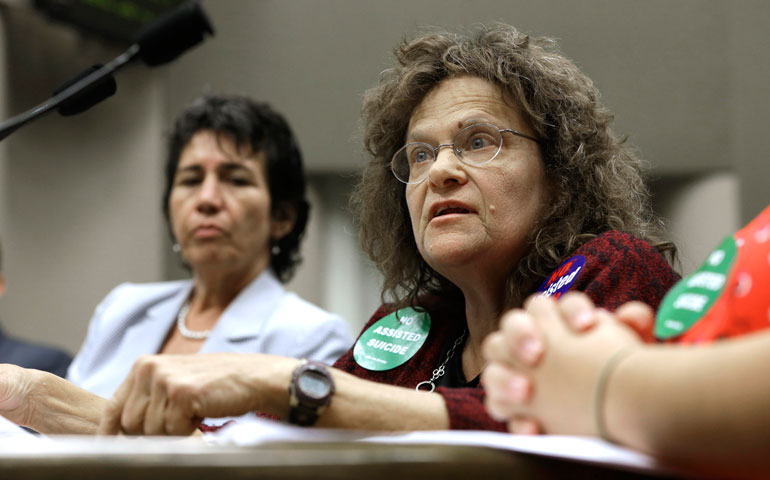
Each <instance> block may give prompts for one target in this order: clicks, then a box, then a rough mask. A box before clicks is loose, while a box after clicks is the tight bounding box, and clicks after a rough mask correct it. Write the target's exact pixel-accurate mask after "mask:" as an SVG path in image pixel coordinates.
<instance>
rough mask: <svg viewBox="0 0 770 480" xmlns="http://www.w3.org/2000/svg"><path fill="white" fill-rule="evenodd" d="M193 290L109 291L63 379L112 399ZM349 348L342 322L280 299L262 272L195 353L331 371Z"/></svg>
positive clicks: (185, 286) (285, 296) (169, 286)
mask: <svg viewBox="0 0 770 480" xmlns="http://www.w3.org/2000/svg"><path fill="white" fill-rule="evenodd" d="M192 286H193V285H192V281H191V280H182V281H176V282H163V283H149V284H131V283H125V284H122V285H120V286H118V287H117V288H115V289H114V290H113V291H112V292H110V293H109V295H107V297H106V298H105V299H104V300H103V301H102V302H101V303H100V304H99V305H98V306H97V307H96V311H95V312H94V316H93V318H92V319H91V323H90V325H89V327H88V335H87V336H86V340H85V342H84V343H83V346H82V347H81V349H80V352H78V354H77V356H76V357H75V360H73V362H72V364H71V365H70V368H69V370H68V372H67V379H68V380H70V381H71V382H73V383H75V384H76V385H78V386H80V387H82V388H84V389H86V390H88V391H90V392H92V393H95V394H97V395H100V396H102V397H105V398H109V397H111V396H112V394H113V393H114V392H115V390H116V389H117V387H118V386H119V385H120V383H121V382H122V381H123V379H124V378H125V377H126V375H128V372H129V371H130V370H131V367H132V366H133V364H134V361H135V360H136V359H137V358H138V357H139V356H140V355H144V354H152V353H157V352H158V351H159V350H160V348H161V346H162V345H163V342H164V340H165V339H166V337H167V336H168V334H169V332H170V331H171V329H172V328H174V326H175V325H176V323H175V322H176V317H177V313H178V312H179V309H180V308H181V306H182V304H183V303H184V301H185V300H186V299H187V297H188V296H189V295H190V290H191V289H192ZM352 344H353V337H352V336H351V334H350V331H349V328H348V325H347V323H346V322H345V321H344V320H343V319H342V318H340V317H339V316H337V315H334V314H331V313H328V312H326V311H324V310H321V309H320V308H318V307H316V306H315V305H313V304H311V303H308V302H306V301H304V300H302V299H301V298H299V297H298V296H297V295H295V294H293V293H289V292H287V291H285V290H284V289H283V286H282V285H281V283H280V282H279V281H278V280H277V279H276V277H275V276H274V274H273V273H272V272H271V271H269V270H267V271H265V272H263V273H262V274H260V275H259V276H258V277H257V278H255V279H254V280H253V281H252V282H251V283H250V284H249V285H247V286H246V288H244V289H243V290H242V291H241V292H240V293H239V294H238V296H237V297H236V298H235V299H234V300H233V301H232V303H230V305H229V306H228V307H227V308H226V309H225V311H224V312H223V313H222V316H221V317H220V318H219V321H218V322H217V324H216V326H215V328H214V330H213V331H212V332H211V335H210V336H209V338H208V339H206V341H205V342H204V344H203V346H202V347H201V350H200V353H210V352H240V353H270V354H275V355H283V356H288V357H297V358H310V359H314V360H318V361H321V362H325V363H328V364H331V363H333V362H334V361H335V360H336V359H337V358H338V357H340V356H341V355H342V354H343V353H344V352H346V351H347V350H348V349H349V348H350V347H351V346H352Z"/></svg>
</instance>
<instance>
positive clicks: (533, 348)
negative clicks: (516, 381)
mask: <svg viewBox="0 0 770 480" xmlns="http://www.w3.org/2000/svg"><path fill="white" fill-rule="evenodd" d="M500 331H501V332H502V334H503V339H504V345H505V347H506V348H507V350H508V352H509V355H511V357H512V358H511V360H512V363H513V364H514V365H515V364H516V363H521V364H522V365H526V366H528V367H534V366H536V365H537V364H538V363H539V362H540V359H541V358H542V356H543V353H544V352H545V338H544V337H543V334H542V333H541V332H540V329H539V328H538V327H537V326H536V325H535V321H534V319H533V318H532V316H531V315H529V314H528V313H526V312H524V311H522V310H511V311H510V312H507V313H505V314H504V315H503V318H502V320H501V322H500Z"/></svg>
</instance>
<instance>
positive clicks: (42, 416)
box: [0, 365, 107, 434]
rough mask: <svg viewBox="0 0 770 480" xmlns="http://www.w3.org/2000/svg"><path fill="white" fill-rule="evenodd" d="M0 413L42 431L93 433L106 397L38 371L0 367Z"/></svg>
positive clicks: (19, 423)
mask: <svg viewBox="0 0 770 480" xmlns="http://www.w3.org/2000/svg"><path fill="white" fill-rule="evenodd" d="M0 393H1V394H0V413H1V414H2V415H3V416H5V417H6V418H8V419H9V420H11V421H13V422H15V423H16V424H18V425H23V426H25V427H29V428H31V429H33V430H36V431H38V432H40V433H45V434H93V433H96V430H97V427H98V426H99V421H100V420H101V417H102V413H103V411H104V407H105V405H106V403H107V400H106V399H104V398H102V397H100V396H98V395H94V394H93V393H90V392H88V391H86V390H83V389H82V388H80V387H78V386H76V385H75V384H73V383H71V382H68V381H67V380H65V379H63V378H61V377H58V376H56V375H53V374H51V373H48V372H43V371H40V370H33V369H24V368H20V367H16V366H13V365H2V366H1V367H0Z"/></svg>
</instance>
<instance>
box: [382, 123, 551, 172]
mask: <svg viewBox="0 0 770 480" xmlns="http://www.w3.org/2000/svg"><path fill="white" fill-rule="evenodd" d="M504 132H509V133H512V134H514V135H517V136H519V137H523V138H527V139H529V140H532V141H533V142H536V143H540V140H538V139H537V138H535V137H532V136H530V135H527V134H525V133H521V132H519V131H518V130H512V129H510V128H497V127H496V126H494V125H492V124H490V123H475V124H473V125H469V126H467V127H465V128H463V129H462V130H460V131H459V132H458V133H457V135H455V138H454V141H452V143H442V144H441V145H438V146H436V147H434V146H433V145H430V144H428V143H424V142H413V143H407V144H406V145H404V146H403V147H401V148H400V149H399V150H398V151H397V152H396V153H395V154H394V155H393V159H391V161H390V169H391V170H392V171H393V175H394V176H395V177H396V178H397V179H398V180H399V181H401V182H403V183H406V184H415V183H420V182H422V181H423V180H425V179H426V178H428V172H430V167H431V165H433V162H435V161H436V155H438V151H439V150H441V149H442V148H444V147H452V151H453V152H454V154H455V156H456V157H457V158H458V159H459V160H460V161H461V162H463V163H465V164H466V165H471V166H479V165H484V164H485V163H488V162H491V161H492V160H493V159H494V158H495V157H496V156H497V154H498V153H500V150H501V149H502V148H503V133H504Z"/></svg>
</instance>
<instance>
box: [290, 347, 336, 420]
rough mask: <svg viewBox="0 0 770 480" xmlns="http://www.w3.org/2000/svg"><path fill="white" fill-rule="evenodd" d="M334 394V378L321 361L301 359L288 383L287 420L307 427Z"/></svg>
mask: <svg viewBox="0 0 770 480" xmlns="http://www.w3.org/2000/svg"><path fill="white" fill-rule="evenodd" d="M332 395H334V380H333V379H332V375H331V373H329V370H327V369H326V366H325V365H324V364H323V363H320V362H315V361H313V360H307V359H302V362H301V363H300V364H299V366H297V368H295V369H294V373H292V375H291V383H290V384H289V422H290V423H293V424H295V425H302V426H303V427H309V426H311V425H313V424H315V422H316V421H317V420H318V417H319V416H320V415H321V414H322V413H323V412H324V410H326V407H328V406H329V404H330V403H331V401H332Z"/></svg>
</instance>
